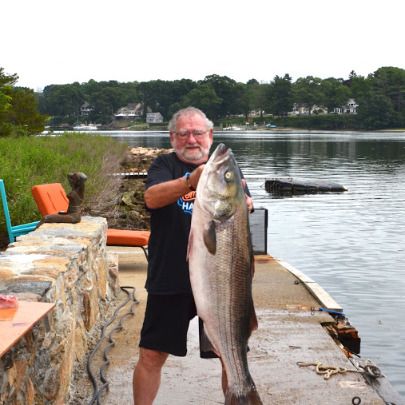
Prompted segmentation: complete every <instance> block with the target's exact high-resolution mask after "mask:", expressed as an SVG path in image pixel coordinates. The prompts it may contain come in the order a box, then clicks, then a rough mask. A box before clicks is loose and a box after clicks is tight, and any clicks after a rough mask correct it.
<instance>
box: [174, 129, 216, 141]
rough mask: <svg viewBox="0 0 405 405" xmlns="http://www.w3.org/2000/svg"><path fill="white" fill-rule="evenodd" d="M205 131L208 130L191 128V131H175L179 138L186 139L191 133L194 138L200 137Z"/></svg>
mask: <svg viewBox="0 0 405 405" xmlns="http://www.w3.org/2000/svg"><path fill="white" fill-rule="evenodd" d="M207 132H208V130H203V129H193V130H191V131H179V132H176V135H177V136H178V137H179V138H181V139H186V138H188V137H189V136H190V135H193V136H194V138H202V137H203V136H204V135H205V134H206V133H207Z"/></svg>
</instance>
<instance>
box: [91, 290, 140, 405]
mask: <svg viewBox="0 0 405 405" xmlns="http://www.w3.org/2000/svg"><path fill="white" fill-rule="evenodd" d="M120 288H121V290H122V291H124V292H125V294H127V296H128V297H127V299H126V300H125V301H124V302H123V303H122V304H121V305H120V306H118V307H117V309H116V310H115V311H114V314H113V316H112V317H111V319H109V320H108V321H107V322H106V323H105V324H104V325H103V327H102V328H101V335H100V339H99V341H98V342H97V344H96V346H95V347H94V349H93V351H92V352H91V353H90V355H89V357H88V359H87V373H88V375H89V378H90V381H91V383H92V385H93V397H92V399H91V401H90V402H89V405H93V404H96V405H100V397H101V394H102V393H103V391H104V390H106V391H108V388H109V383H108V381H107V379H106V376H105V374H104V372H105V370H106V368H107V367H108V365H109V364H110V361H109V359H108V352H109V351H110V349H111V348H112V347H113V346H114V345H115V342H114V340H113V338H112V336H113V334H114V333H115V332H118V331H120V330H122V329H123V325H122V322H123V321H124V319H125V318H127V317H128V316H132V315H134V314H135V311H134V308H135V306H136V305H137V304H138V303H139V301H138V300H137V299H136V298H135V287H132V286H125V287H120ZM128 289H130V290H131V289H132V296H131V295H130V292H129V291H128ZM131 300H132V305H131V307H130V309H129V311H128V312H126V313H125V314H123V315H122V316H121V317H120V318H119V321H118V324H117V326H116V327H115V328H113V329H112V330H111V332H110V333H109V334H108V337H107V339H108V344H107V346H106V347H105V349H104V351H103V361H104V362H103V364H102V365H101V367H100V370H99V379H100V381H101V383H102V385H101V386H100V387H98V383H97V378H96V377H95V375H94V374H93V372H92V370H91V364H92V362H93V359H94V356H95V354H96V353H97V351H98V349H99V347H100V345H101V343H102V342H103V340H104V338H105V337H106V336H105V332H106V329H107V328H108V326H110V325H111V324H112V323H113V322H114V321H115V320H116V318H117V315H118V313H119V311H120V310H121V309H122V308H123V307H125V306H126V305H127V304H128V302H130V301H131Z"/></svg>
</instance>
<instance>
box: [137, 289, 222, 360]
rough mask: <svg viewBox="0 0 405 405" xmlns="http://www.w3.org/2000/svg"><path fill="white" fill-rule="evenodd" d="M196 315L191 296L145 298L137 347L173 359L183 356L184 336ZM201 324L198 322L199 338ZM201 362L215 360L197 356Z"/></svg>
mask: <svg viewBox="0 0 405 405" xmlns="http://www.w3.org/2000/svg"><path fill="white" fill-rule="evenodd" d="M196 315H197V310H196V307H195V303H194V298H193V296H192V295H191V294H177V295H160V294H148V300H147V303H146V311H145V319H144V322H143V326H142V330H141V340H140V343H139V346H140V347H143V348H145V349H151V350H158V351H161V352H164V353H169V354H173V355H175V356H185V355H186V354H187V332H188V327H189V324H190V321H191V319H193V318H194V317H195V316H196ZM201 327H202V322H201V321H200V335H201ZM200 355H201V357H203V358H213V357H218V356H217V355H216V354H215V353H213V352H212V351H209V352H200Z"/></svg>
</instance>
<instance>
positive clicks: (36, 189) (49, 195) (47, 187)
mask: <svg viewBox="0 0 405 405" xmlns="http://www.w3.org/2000/svg"><path fill="white" fill-rule="evenodd" d="M31 191H32V196H33V197H34V200H35V202H36V204H37V206H38V209H39V212H40V213H41V215H42V216H43V217H44V216H46V215H51V214H56V213H57V212H59V211H66V210H67V209H68V206H69V200H68V198H67V196H66V192H65V189H64V188H63V186H62V184H61V183H51V184H39V185H36V186H33V187H32V190H31ZM149 236H150V232H149V231H131V230H127V229H107V245H109V246H133V247H139V248H141V249H142V250H143V252H144V253H145V256H146V260H148V253H147V251H146V249H145V247H147V246H148V243H149Z"/></svg>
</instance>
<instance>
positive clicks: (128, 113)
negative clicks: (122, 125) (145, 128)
mask: <svg viewBox="0 0 405 405" xmlns="http://www.w3.org/2000/svg"><path fill="white" fill-rule="evenodd" d="M142 114H143V106H142V104H141V103H137V104H135V103H132V104H128V105H126V106H125V107H121V108H120V109H119V110H118V111H117V112H116V113H115V114H114V117H115V118H116V119H136V118H141V117H142Z"/></svg>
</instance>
